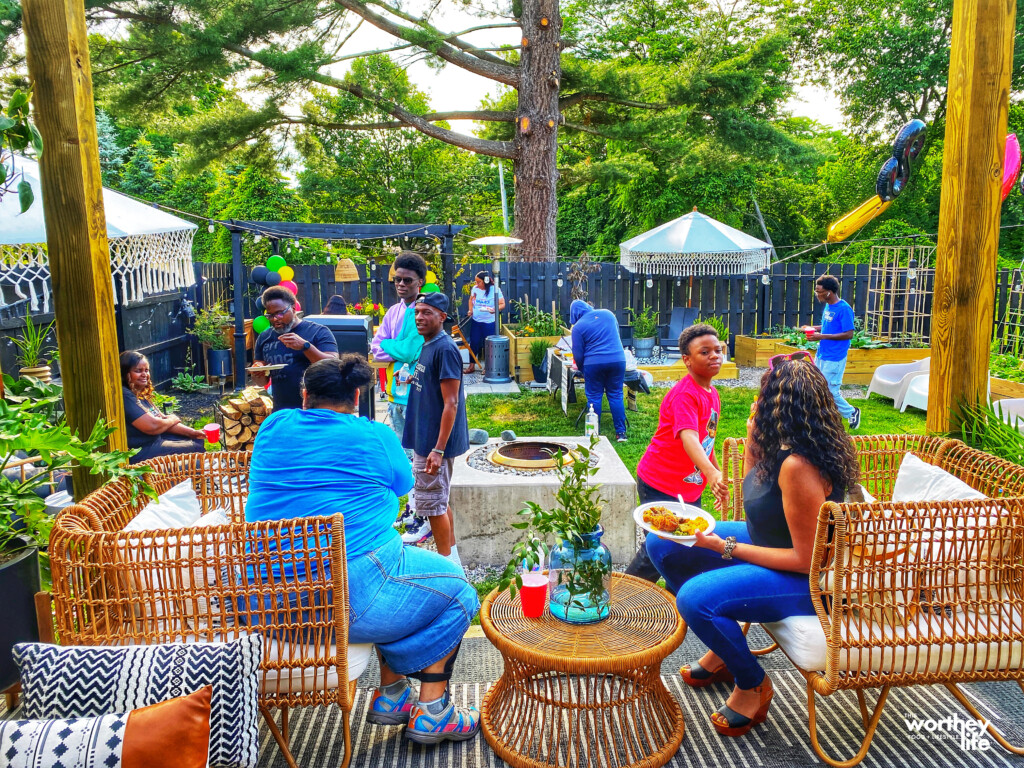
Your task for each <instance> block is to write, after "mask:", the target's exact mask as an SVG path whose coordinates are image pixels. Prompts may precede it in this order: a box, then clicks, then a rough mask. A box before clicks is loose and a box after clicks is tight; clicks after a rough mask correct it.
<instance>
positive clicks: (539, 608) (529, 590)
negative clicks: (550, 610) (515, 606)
mask: <svg viewBox="0 0 1024 768" xmlns="http://www.w3.org/2000/svg"><path fill="white" fill-rule="evenodd" d="M547 596H548V577H547V576H546V575H544V574H543V573H540V572H539V571H531V572H530V573H524V574H523V588H522V589H520V590H519V602H520V604H521V605H522V607H523V616H525V617H526V618H528V619H539V618H540V617H541V616H543V615H544V600H545V598H546V597H547Z"/></svg>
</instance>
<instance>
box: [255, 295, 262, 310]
mask: <svg viewBox="0 0 1024 768" xmlns="http://www.w3.org/2000/svg"><path fill="white" fill-rule="evenodd" d="M256 309H263V297H262V296H257V297H256Z"/></svg>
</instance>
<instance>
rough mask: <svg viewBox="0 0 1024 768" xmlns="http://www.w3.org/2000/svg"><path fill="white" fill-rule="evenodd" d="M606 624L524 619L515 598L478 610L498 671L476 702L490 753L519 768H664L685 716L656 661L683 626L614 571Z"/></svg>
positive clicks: (665, 600)
mask: <svg viewBox="0 0 1024 768" xmlns="http://www.w3.org/2000/svg"><path fill="white" fill-rule="evenodd" d="M610 593H611V608H610V613H609V616H608V618H607V619H606V620H605V621H602V622H599V623H597V624H588V625H573V624H566V623H564V622H561V621H559V620H558V619H555V618H553V617H552V616H551V615H550V614H548V613H547V612H545V614H544V616H543V617H542V618H539V619H527V618H525V617H524V616H523V614H522V611H521V609H520V606H519V598H518V597H516V599H515V600H512V599H510V598H509V595H508V592H507V591H506V592H502V593H498V592H497V591H494V592H492V593H491V594H490V595H488V596H487V598H486V599H485V600H484V603H483V606H482V607H481V609H480V623H481V624H482V625H483V630H484V633H485V634H486V635H487V637H488V639H489V640H490V641H491V642H492V643H493V644H494V646H495V647H496V648H497V649H498V650H499V651H500V652H501V655H502V658H503V659H504V661H505V671H504V672H503V673H502V675H501V677H500V678H499V679H498V681H497V682H496V683H495V684H494V685H493V686H492V687H491V689H490V690H489V691H488V692H487V695H486V696H485V697H484V701H483V707H482V709H483V711H482V721H483V722H482V724H483V731H484V736H485V737H486V739H487V743H488V744H490V745H491V747H492V748H493V749H494V751H495V753H497V755H498V757H500V758H501V759H502V760H504V761H505V762H506V763H508V764H509V765H512V766H516V767H517V768H540V767H541V766H567V767H568V768H575V767H576V766H609V768H611V767H613V766H614V768H626V767H627V766H637V767H638V768H639V766H643V768H654V766H659V765H664V764H665V763H667V762H668V761H669V760H670V759H671V758H672V755H674V754H675V752H676V750H677V749H679V744H680V743H681V742H682V740H683V731H684V724H683V712H682V710H681V709H680V707H679V704H678V702H677V701H676V700H675V699H674V698H673V697H672V694H670V693H669V691H668V689H667V688H666V687H665V685H664V683H662V681H661V662H662V660H663V659H664V658H665V657H666V656H668V655H669V654H670V653H671V652H672V651H674V650H675V649H676V648H677V647H679V644H680V643H681V642H682V641H683V637H684V635H685V634H686V625H685V624H684V623H683V620H682V619H681V618H680V617H679V613H678V612H677V611H676V606H675V601H674V600H673V599H672V596H671V595H670V594H669V593H668V592H666V591H665V590H663V589H660V588H658V587H656V586H654V585H652V584H650V583H648V582H646V581H642V580H641V579H636V578H633V577H632V576H625V575H622V574H614V575H613V576H612V582H611V588H610Z"/></svg>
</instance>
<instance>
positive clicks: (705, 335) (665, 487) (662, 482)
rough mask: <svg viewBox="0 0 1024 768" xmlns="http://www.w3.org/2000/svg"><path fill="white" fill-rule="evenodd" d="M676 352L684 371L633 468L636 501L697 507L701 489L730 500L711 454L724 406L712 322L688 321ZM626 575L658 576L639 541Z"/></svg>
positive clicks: (722, 500) (718, 347)
mask: <svg viewBox="0 0 1024 768" xmlns="http://www.w3.org/2000/svg"><path fill="white" fill-rule="evenodd" d="M679 351H680V352H682V357H683V364H684V365H686V370H687V375H686V376H685V377H683V379H682V380H681V381H680V382H679V383H678V384H676V385H675V386H674V387H672V389H670V390H669V392H668V394H667V395H665V399H664V400H662V401H661V410H660V413H659V415H658V429H657V431H656V432H655V433H654V437H653V438H652V439H651V444H650V445H649V446H647V451H646V452H645V453H644V455H643V458H641V459H640V464H639V465H638V466H637V469H636V475H637V477H636V487H637V495H638V496H639V497H640V503H641V504H646V503H647V502H651V501H678V498H677V497H678V495H682V497H683V500H684V501H685V502H686V503H687V504H693V505H694V506H698V507H699V506H700V499H701V495H702V494H703V493H704V488H705V487H710V488H711V491H712V493H714V494H715V498H716V501H717V502H718V503H719V504H722V505H724V504H725V503H727V502H728V494H729V489H728V487H727V486H726V484H725V481H724V479H723V478H722V471H721V469H719V467H718V460H717V459H716V458H715V435H716V434H717V432H718V419H719V416H720V414H721V412H722V404H721V401H720V400H719V398H718V390H717V389H715V388H714V386H712V384H711V379H713V378H714V377H715V376H717V375H718V371H719V370H720V369H721V367H722V360H723V359H724V358H725V355H724V353H723V350H722V342H721V341H719V339H718V334H717V332H716V331H715V329H714V328H712V327H711V326H710V325H703V324H700V325H691V326H690V327H689V328H686V329H684V330H683V332H682V333H681V334H679ZM626 573H628V574H630V575H631V576H639V577H640V578H641V579H646V580H647V581H650V582H656V581H657V580H658V579H659V578H660V574H659V573H658V570H657V569H656V568H655V567H654V565H653V564H652V563H651V561H650V558H648V556H647V546H646V544H642V545H641V546H640V551H639V552H637V553H636V557H634V558H633V562H631V563H630V564H629V568H627V569H626Z"/></svg>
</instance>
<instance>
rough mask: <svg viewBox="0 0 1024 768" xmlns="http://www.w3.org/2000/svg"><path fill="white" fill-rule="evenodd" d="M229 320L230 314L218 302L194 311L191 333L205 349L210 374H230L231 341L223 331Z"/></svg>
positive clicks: (222, 375)
mask: <svg viewBox="0 0 1024 768" xmlns="http://www.w3.org/2000/svg"><path fill="white" fill-rule="evenodd" d="M230 322H231V316H230V315H228V313H227V312H226V311H225V309H224V305H223V304H221V303H220V302H217V303H216V304H213V305H212V306H210V307H209V308H204V309H200V310H199V311H198V312H196V319H195V323H194V324H193V325H192V333H193V335H194V336H195V337H196V338H197V339H198V340H199V343H201V344H202V345H203V346H204V347H205V348H206V349H207V357H206V360H207V365H208V366H209V371H210V375H211V376H220V377H225V376H230V375H231V342H230V339H229V338H226V337H225V336H224V331H223V328H224V326H225V325H227V324H229V323H230Z"/></svg>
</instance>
